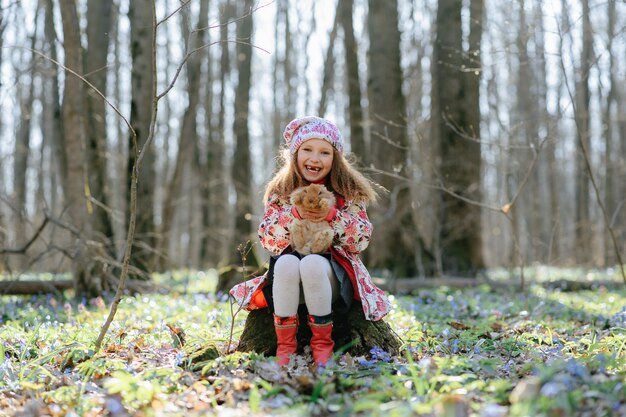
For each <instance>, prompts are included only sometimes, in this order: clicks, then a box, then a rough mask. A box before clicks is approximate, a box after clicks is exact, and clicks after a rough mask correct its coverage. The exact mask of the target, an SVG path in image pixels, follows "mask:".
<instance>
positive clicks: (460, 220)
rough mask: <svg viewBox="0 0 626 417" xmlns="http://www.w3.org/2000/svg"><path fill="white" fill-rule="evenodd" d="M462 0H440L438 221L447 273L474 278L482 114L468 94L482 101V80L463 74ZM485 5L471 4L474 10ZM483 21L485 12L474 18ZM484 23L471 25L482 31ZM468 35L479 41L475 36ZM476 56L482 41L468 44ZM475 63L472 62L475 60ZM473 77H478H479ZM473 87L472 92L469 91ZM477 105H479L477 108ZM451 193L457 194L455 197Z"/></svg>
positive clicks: (478, 261)
mask: <svg viewBox="0 0 626 417" xmlns="http://www.w3.org/2000/svg"><path fill="white" fill-rule="evenodd" d="M461 9H462V2H461V1H459V0H440V1H439V6H438V9H437V34H436V40H435V46H434V50H433V55H434V57H433V75H432V77H433V96H434V97H433V100H432V104H433V108H432V112H431V113H432V118H433V122H432V128H433V134H432V138H433V140H435V141H438V143H439V152H440V154H439V159H438V165H439V175H440V182H441V185H442V187H444V188H445V190H442V191H441V193H440V200H439V201H440V204H441V207H440V213H441V214H440V216H441V218H440V223H441V238H440V244H441V251H442V260H443V263H442V267H443V272H444V273H445V274H454V275H467V276H472V275H474V274H476V272H477V271H479V270H480V269H482V268H483V267H484V262H483V257H482V243H481V238H480V209H479V207H478V206H476V205H474V204H470V203H468V202H466V201H464V199H466V200H469V201H473V202H480V201H481V192H480V137H479V136H478V135H479V134H480V130H479V122H480V120H479V119H477V117H478V116H479V115H478V112H476V111H471V110H469V109H467V108H466V106H467V105H466V103H467V100H468V99H467V97H473V98H472V100H473V101H474V102H475V103H478V94H479V93H478V90H477V87H478V83H477V82H476V80H473V81H472V83H473V84H472V85H468V83H467V81H466V80H467V77H464V76H463V75H462V72H461V71H462V68H463V66H464V65H465V64H466V62H465V60H464V58H463V49H462V40H463V33H462V25H461ZM475 11H480V12H481V13H482V6H480V7H476V5H475V4H474V5H473V6H472V12H475ZM470 20H471V21H475V22H481V21H482V17H481V15H478V16H474V15H472V16H471V18H470ZM479 27H480V24H475V23H473V24H472V30H473V31H476V30H479ZM470 38H472V39H474V41H476V40H478V41H479V40H480V36H478V35H477V34H470ZM470 48H471V53H473V54H478V55H477V58H478V60H477V63H478V66H477V67H476V71H477V72H478V73H479V74H480V59H479V58H480V53H479V44H474V45H470ZM472 65H474V64H472ZM479 74H478V75H475V76H476V78H478V77H479ZM470 88H471V90H470ZM474 107H475V109H477V106H474ZM451 193H453V194H455V195H452V194H451Z"/></svg>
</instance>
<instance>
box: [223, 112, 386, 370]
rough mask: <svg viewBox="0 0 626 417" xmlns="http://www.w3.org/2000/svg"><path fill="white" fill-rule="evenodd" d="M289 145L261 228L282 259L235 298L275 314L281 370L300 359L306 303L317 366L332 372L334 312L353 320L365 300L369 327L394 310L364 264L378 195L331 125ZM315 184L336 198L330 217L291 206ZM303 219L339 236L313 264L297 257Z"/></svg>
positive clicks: (301, 129) (288, 131) (297, 135)
mask: <svg viewBox="0 0 626 417" xmlns="http://www.w3.org/2000/svg"><path fill="white" fill-rule="evenodd" d="M283 137H284V139H285V141H286V147H285V148H284V149H283V150H282V152H281V157H282V158H281V159H282V162H283V163H284V165H283V166H282V168H280V170H279V171H278V172H277V173H276V175H275V176H274V178H273V179H272V180H271V181H270V182H269V183H268V185H267V188H266V189H265V214H264V216H263V220H262V221H261V225H260V226H259V237H260V240H261V244H262V245H263V247H264V248H265V249H267V250H268V251H270V252H271V253H272V254H273V255H274V256H272V257H271V259H270V265H269V269H268V272H267V273H266V274H265V275H263V276H260V277H257V278H254V279H252V280H249V281H246V282H244V283H241V284H238V285H236V286H235V287H234V288H233V289H232V290H231V291H230V294H231V295H232V296H233V297H234V298H235V300H236V301H237V303H238V304H239V305H241V306H242V307H243V308H246V309H248V310H254V309H256V308H263V307H266V306H268V307H269V308H270V309H273V311H274V328H275V330H276V338H277V350H276V356H277V357H278V363H279V364H281V365H286V364H288V363H289V357H290V355H292V354H295V353H296V350H297V343H296V334H297V330H298V325H299V323H298V305H299V304H300V303H302V302H304V304H306V308H307V310H308V324H309V326H310V328H311V333H312V337H311V350H312V354H313V360H314V361H315V363H316V364H319V365H324V364H326V363H327V362H328V361H329V360H330V358H331V357H332V354H333V347H334V342H333V339H332V337H331V333H332V326H333V320H332V312H333V311H335V312H336V313H337V312H339V313H342V312H346V311H347V310H348V309H349V308H350V305H351V303H352V301H353V300H357V301H359V302H360V303H361V304H362V306H363V312H364V313H365V318H366V319H368V320H380V319H382V318H383V317H384V316H385V315H386V314H387V313H388V312H389V309H390V305H389V301H388V299H387V297H386V296H385V294H384V293H383V291H382V290H381V289H380V288H378V287H376V285H375V284H374V283H373V282H372V279H371V277H370V275H369V273H368V271H367V269H366V268H365V266H364V265H363V262H361V259H360V258H359V253H360V252H361V251H363V250H364V249H365V248H367V246H368V244H369V240H370V236H371V233H372V225H371V223H370V221H369V219H368V217H367V213H366V211H365V207H366V205H367V203H369V202H374V201H375V200H376V197H377V194H376V191H375V190H374V188H373V187H372V184H371V183H370V182H369V181H368V180H367V179H366V178H365V177H364V176H363V175H362V174H361V173H359V172H358V171H357V170H356V169H355V168H354V167H353V166H352V165H351V164H350V163H349V162H348V161H347V160H346V158H345V157H344V155H343V139H342V137H341V134H340V133H339V130H338V129H337V127H336V126H335V125H334V124H333V123H331V122H330V121H328V120H326V119H322V118H319V117H315V116H306V117H302V118H299V119H295V120H293V121H291V122H290V123H289V124H288V125H287V127H286V128H285V131H284V133H283ZM311 183H315V184H323V185H325V186H326V188H328V189H329V190H330V191H332V192H333V193H335V196H336V201H337V202H336V205H335V207H331V208H330V209H329V210H327V211H325V212H322V211H315V210H300V211H299V210H298V209H297V208H296V207H295V206H292V205H291V204H290V203H289V197H290V194H291V192H292V191H293V190H295V189H296V188H298V187H302V186H306V185H309V184H311ZM295 219H309V220H312V221H317V222H328V223H329V224H330V225H331V226H332V228H333V230H334V232H335V237H334V239H333V242H332V244H331V247H330V248H328V251H327V252H325V253H321V254H310V255H307V256H302V255H301V254H299V253H298V252H294V251H292V249H291V247H290V245H289V228H290V226H291V224H292V223H293V222H294V220H295Z"/></svg>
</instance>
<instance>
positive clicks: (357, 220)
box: [330, 201, 372, 253]
mask: <svg viewBox="0 0 626 417" xmlns="http://www.w3.org/2000/svg"><path fill="white" fill-rule="evenodd" d="M330 224H331V226H332V227H333V229H334V231H335V239H334V241H333V246H341V247H342V248H343V249H344V250H346V251H347V252H352V253H359V252H362V251H363V250H365V248H367V246H368V245H369V244H370V238H371V236H372V223H370V220H369V218H368V217H367V211H366V210H365V204H364V203H362V202H358V203H357V202H354V201H346V205H345V207H344V208H338V209H337V211H336V212H335V216H334V217H333V218H332V219H331V220H330Z"/></svg>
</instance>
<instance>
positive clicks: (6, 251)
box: [0, 216, 50, 255]
mask: <svg viewBox="0 0 626 417" xmlns="http://www.w3.org/2000/svg"><path fill="white" fill-rule="evenodd" d="M49 220H50V219H49V218H48V216H46V217H45V218H44V219H43V222H42V223H41V225H40V226H39V227H38V228H37V230H36V231H35V234H34V235H33V236H32V237H31V238H30V239H29V241H28V242H26V243H25V244H24V246H22V247H21V248H17V249H2V250H0V255H4V254H11V255H15V254H23V253H25V252H26V251H27V250H28V248H30V246H31V245H32V244H33V243H34V242H35V240H37V238H38V237H39V235H40V234H41V232H43V229H44V227H46V224H48V221H49Z"/></svg>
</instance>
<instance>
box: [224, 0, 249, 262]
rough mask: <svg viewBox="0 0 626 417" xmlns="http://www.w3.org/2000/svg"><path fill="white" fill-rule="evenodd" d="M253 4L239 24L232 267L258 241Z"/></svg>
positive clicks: (234, 128) (230, 250)
mask: <svg viewBox="0 0 626 417" xmlns="http://www.w3.org/2000/svg"><path fill="white" fill-rule="evenodd" d="M252 5H253V1H252V0H246V1H245V2H244V7H243V9H241V8H240V10H239V14H240V15H241V16H245V17H242V18H241V19H239V20H238V21H237V39H238V40H239V42H237V46H236V56H237V87H236V90H235V115H234V122H233V134H234V142H235V153H234V159H233V166H232V178H233V184H234V187H235V194H236V203H235V210H234V212H233V214H234V216H235V232H234V241H233V244H232V246H231V248H229V253H230V257H229V263H230V264H241V262H242V259H241V254H240V251H239V249H238V248H239V247H240V245H245V244H246V242H248V241H251V240H252V239H253V238H254V237H253V235H252V223H251V219H252V189H251V187H252V173H251V171H250V170H251V167H250V165H251V159H250V132H249V130H248V118H249V113H248V109H249V103H250V82H251V79H250V76H251V63H252V48H251V47H250V44H249V42H250V41H251V36H252V18H253V15H252V14H251V8H252Z"/></svg>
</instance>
